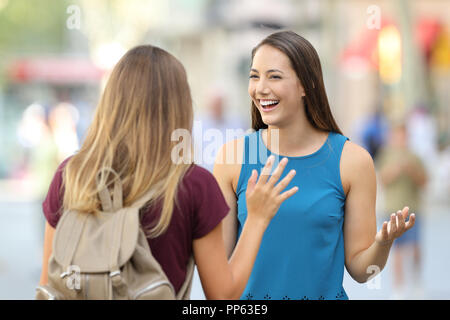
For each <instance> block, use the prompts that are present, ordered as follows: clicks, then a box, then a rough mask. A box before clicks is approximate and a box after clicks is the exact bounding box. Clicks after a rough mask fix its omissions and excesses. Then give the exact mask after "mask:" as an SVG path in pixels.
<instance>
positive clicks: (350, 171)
mask: <svg viewBox="0 0 450 320" xmlns="http://www.w3.org/2000/svg"><path fill="white" fill-rule="evenodd" d="M340 170H341V180H342V185H343V187H344V191H345V194H347V192H348V191H349V189H350V187H351V183H352V180H353V179H360V178H361V177H365V176H366V177H367V176H369V175H370V174H371V173H373V172H375V166H374V164H373V159H372V156H371V155H370V153H369V152H368V151H367V150H366V149H364V148H363V147H362V146H360V145H358V144H356V143H354V142H351V141H349V140H347V141H346V142H345V144H344V148H343V149H342V155H341V163H340Z"/></svg>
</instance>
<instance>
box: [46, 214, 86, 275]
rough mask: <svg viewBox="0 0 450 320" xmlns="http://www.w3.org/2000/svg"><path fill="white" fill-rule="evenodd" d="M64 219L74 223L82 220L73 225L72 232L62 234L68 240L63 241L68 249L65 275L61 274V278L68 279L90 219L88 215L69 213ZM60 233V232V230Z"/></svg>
mask: <svg viewBox="0 0 450 320" xmlns="http://www.w3.org/2000/svg"><path fill="white" fill-rule="evenodd" d="M63 218H64V219H71V220H72V221H73V222H75V220H73V219H77V220H80V221H78V223H71V224H70V225H72V226H73V227H72V228H71V232H69V233H65V234H62V235H61V236H62V237H64V238H65V239H66V240H65V241H63V243H65V244H66V247H65V249H64V251H63V252H64V258H62V262H61V264H62V267H63V273H62V274H61V278H64V277H66V276H67V275H69V274H70V272H71V271H70V265H71V264H72V260H73V256H74V255H75V250H76V249H77V247H78V242H79V240H80V236H81V232H82V231H83V228H84V225H85V222H86V220H87V218H88V214H82V213H77V212H74V211H73V212H67V214H66V215H64V217H63ZM58 231H59V230H58ZM55 250H56V249H55V242H53V252H56V251H55Z"/></svg>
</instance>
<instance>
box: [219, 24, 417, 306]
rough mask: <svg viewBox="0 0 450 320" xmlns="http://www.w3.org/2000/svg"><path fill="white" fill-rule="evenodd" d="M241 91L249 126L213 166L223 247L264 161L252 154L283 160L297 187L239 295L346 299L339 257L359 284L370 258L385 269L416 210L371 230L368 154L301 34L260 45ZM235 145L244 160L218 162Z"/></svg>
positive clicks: (372, 188) (230, 241) (233, 234)
mask: <svg viewBox="0 0 450 320" xmlns="http://www.w3.org/2000/svg"><path fill="white" fill-rule="evenodd" d="M248 93H249V95H250V97H251V99H252V104H251V113H252V127H253V129H254V130H255V131H256V132H253V133H251V134H249V135H247V136H245V137H244V138H242V139H238V140H234V141H231V142H229V143H227V144H225V145H224V146H223V147H222V149H221V150H220V151H219V154H218V156H217V159H216V165H215V167H214V175H215V177H216V179H217V180H218V182H219V185H220V187H221V189H222V192H223V193H224V196H225V199H226V200H227V203H228V206H229V207H230V208H231V210H230V213H229V214H228V216H227V217H226V218H225V219H224V238H225V240H226V243H227V249H228V254H229V255H230V254H231V253H232V252H233V248H234V246H235V243H236V240H237V239H239V238H240V237H241V236H242V234H243V233H242V230H243V228H242V227H243V225H244V223H245V221H246V220H247V216H248V208H249V204H248V203H247V201H246V199H245V194H246V190H247V189H248V185H247V182H246V181H247V180H248V179H249V177H250V176H251V175H252V172H253V171H255V170H256V171H260V170H261V169H262V167H263V163H262V162H261V161H259V162H257V163H254V162H252V161H251V156H250V154H257V155H259V156H260V157H261V154H263V155H264V154H267V155H273V156H274V157H275V159H276V161H279V162H280V163H285V169H288V170H287V171H286V172H289V171H290V170H294V171H295V172H296V173H297V174H296V175H295V177H294V178H293V179H292V181H291V183H292V185H295V186H299V191H298V192H297V193H296V194H294V195H293V196H292V197H290V198H289V199H287V200H286V201H285V202H283V204H282V205H281V206H280V208H279V210H278V212H277V215H276V217H275V218H274V219H273V220H271V222H270V224H269V226H268V228H267V230H266V232H265V234H264V237H263V239H262V242H261V247H260V249H259V252H258V255H257V258H256V260H255V264H254V267H253V270H252V273H251V276H250V279H249V281H248V283H247V286H246V288H245V290H244V293H243V294H242V296H241V299H279V300H281V299H283V300H287V299H319V300H324V299H340V300H342V299H348V297H347V294H346V292H345V290H344V288H343V286H342V281H343V274H344V265H345V266H346V268H347V270H348V272H349V274H350V275H351V276H352V277H353V278H354V279H355V280H356V281H357V282H365V281H367V280H368V278H369V276H373V275H372V272H373V269H374V268H373V267H374V266H376V267H377V270H381V269H383V267H384V265H385V264H386V260H387V257H388V255H389V250H390V247H391V244H392V242H393V240H394V239H395V238H397V237H398V236H400V235H401V234H402V233H404V232H405V230H407V229H409V228H411V227H412V226H413V224H414V218H413V217H414V215H411V219H410V221H409V222H406V223H405V219H406V217H407V215H408V208H407V207H405V208H404V209H403V211H399V212H397V214H396V215H393V217H391V219H390V222H389V223H387V222H385V224H384V225H383V227H382V229H381V230H380V231H379V232H378V233H377V232H376V216H375V200H376V181H375V170H374V166H373V161H372V158H371V157H370V155H369V154H368V152H367V151H366V150H364V149H363V148H361V147H360V146H358V145H356V144H354V143H352V142H350V141H349V139H348V138H347V137H345V136H344V135H343V134H342V132H341V130H340V129H339V127H338V125H337V124H336V122H335V120H334V118H333V115H332V113H331V110H330V106H329V103H328V98H327V95H326V92H325V86H324V83H323V78H322V69H321V66H320V60H319V56H318V54H317V52H316V50H315V49H314V47H313V46H312V45H311V44H310V43H309V42H308V41H307V40H306V39H305V38H303V37H301V36H299V35H297V34H296V33H294V32H290V31H287V32H278V33H274V34H272V35H270V36H269V37H267V38H266V39H264V40H263V41H262V42H261V43H260V44H258V45H257V46H256V47H255V49H253V51H252V65H251V69H250V79H249V84H248ZM274 136H277V137H278V141H276V140H277V139H273V137H274ZM274 140H275V142H273V141H274ZM275 144H277V145H275ZM236 150H237V151H238V156H237V158H238V159H239V160H240V159H243V161H239V162H237V163H234V164H229V163H228V164H224V161H223V159H224V158H226V157H227V156H228V155H229V154H230V153H234V152H236ZM275 150H276V151H275ZM263 158H264V157H263ZM282 158H289V162H288V163H286V162H285V161H286V160H284V159H282ZM276 174H278V173H277V172H274V175H276ZM362 177H364V178H362ZM276 187H278V188H280V189H281V188H282V187H286V186H278V185H277V186H276ZM287 187H289V185H288V186H287ZM281 190H282V189H281Z"/></svg>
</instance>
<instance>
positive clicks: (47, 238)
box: [39, 222, 55, 286]
mask: <svg viewBox="0 0 450 320" xmlns="http://www.w3.org/2000/svg"><path fill="white" fill-rule="evenodd" d="M54 235H55V229H54V228H53V227H52V226H51V225H50V224H49V223H48V222H46V223H45V235H44V253H43V257H42V273H41V279H40V280H39V285H41V286H42V285H46V284H47V282H48V261H49V259H50V256H51V254H52V244H53V236H54Z"/></svg>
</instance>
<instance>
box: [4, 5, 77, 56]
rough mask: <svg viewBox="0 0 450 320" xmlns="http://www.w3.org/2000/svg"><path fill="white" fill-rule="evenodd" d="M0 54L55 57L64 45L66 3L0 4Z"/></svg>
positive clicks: (66, 15)
mask: <svg viewBox="0 0 450 320" xmlns="http://www.w3.org/2000/svg"><path fill="white" fill-rule="evenodd" d="M5 1H6V5H5V6H4V7H3V8H0V54H1V55H5V54H6V55H17V54H20V55H22V54H30V53H31V54H36V53H58V52H61V51H63V49H64V45H65V33H66V32H67V30H66V19H67V17H68V14H67V13H66V10H67V7H68V6H69V5H70V4H73V3H74V2H76V1H68V0H9V1H8V0H0V2H3V3H5Z"/></svg>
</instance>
